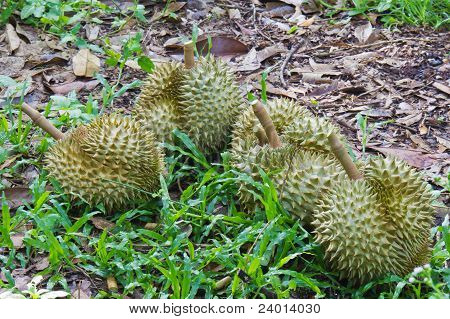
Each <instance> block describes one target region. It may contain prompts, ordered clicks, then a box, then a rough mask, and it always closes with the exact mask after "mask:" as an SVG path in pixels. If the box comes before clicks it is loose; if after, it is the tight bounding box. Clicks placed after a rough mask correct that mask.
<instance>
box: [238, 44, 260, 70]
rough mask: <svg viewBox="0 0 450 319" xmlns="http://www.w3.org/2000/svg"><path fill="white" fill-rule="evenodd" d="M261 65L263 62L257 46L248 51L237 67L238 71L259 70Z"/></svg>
mask: <svg viewBox="0 0 450 319" xmlns="http://www.w3.org/2000/svg"><path fill="white" fill-rule="evenodd" d="M260 67H261V62H260V61H259V59H258V52H257V51H256V49H255V48H253V49H251V50H250V52H248V53H247V55H246V56H245V58H244V60H243V61H242V62H241V63H239V66H238V67H237V71H240V72H245V71H254V70H258V69H259V68H260Z"/></svg>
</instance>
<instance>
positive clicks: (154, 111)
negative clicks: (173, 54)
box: [132, 62, 185, 142]
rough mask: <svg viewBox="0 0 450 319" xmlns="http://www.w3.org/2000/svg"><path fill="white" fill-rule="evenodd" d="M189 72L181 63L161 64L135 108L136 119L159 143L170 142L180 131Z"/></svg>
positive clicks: (146, 83) (143, 87)
mask: <svg viewBox="0 0 450 319" xmlns="http://www.w3.org/2000/svg"><path fill="white" fill-rule="evenodd" d="M184 72H185V70H184V68H183V66H182V65H181V64H180V63H178V62H167V63H162V64H159V65H157V67H156V68H155V70H154V71H153V73H151V74H150V75H149V76H148V78H147V79H146V81H145V82H144V85H143V86H142V91H141V94H140V95H139V98H138V100H137V102H136V105H135V107H134V109H133V112H132V114H133V117H134V118H136V119H138V120H140V121H141V123H142V125H143V126H145V127H146V128H147V129H150V130H151V131H153V133H154V134H155V137H156V139H157V140H158V141H161V142H163V141H170V140H171V137H172V134H171V133H172V131H173V130H174V129H175V128H178V127H179V125H178V121H179V118H180V109H179V106H178V97H179V95H180V86H181V82H182V80H183V74H184Z"/></svg>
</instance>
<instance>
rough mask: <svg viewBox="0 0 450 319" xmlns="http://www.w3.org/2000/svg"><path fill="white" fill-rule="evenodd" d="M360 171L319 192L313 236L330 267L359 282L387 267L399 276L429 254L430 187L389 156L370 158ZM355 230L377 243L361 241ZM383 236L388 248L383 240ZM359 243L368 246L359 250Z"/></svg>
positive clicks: (387, 269)
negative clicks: (321, 195)
mask: <svg viewBox="0 0 450 319" xmlns="http://www.w3.org/2000/svg"><path fill="white" fill-rule="evenodd" d="M363 171H364V173H365V180H364V181H348V180H347V181H342V180H341V179H339V180H338V181H336V183H335V184H333V188H332V189H331V191H330V193H329V194H328V195H326V196H325V197H324V199H323V202H322V203H321V205H319V206H318V208H317V210H316V212H315V214H314V217H315V221H314V222H313V225H315V226H316V230H315V234H316V240H317V241H318V242H319V243H320V244H322V245H323V246H324V247H325V249H326V254H325V256H326V259H327V260H328V261H329V263H330V267H331V268H332V269H334V270H337V271H339V272H340V274H341V276H342V277H345V278H348V279H350V280H352V281H355V282H365V281H368V280H370V279H373V278H375V277H378V276H382V275H386V274H387V273H388V272H392V273H395V274H397V275H400V276H403V275H405V274H407V273H408V272H410V271H412V270H413V269H414V267H417V266H420V265H423V264H425V263H427V262H428V261H429V258H430V244H431V242H430V230H431V227H432V225H433V208H432V205H431V198H432V195H431V192H430V188H429V186H428V185H427V183H425V182H424V181H423V180H422V178H421V176H420V174H418V173H417V172H416V171H415V170H413V169H412V168H410V167H409V166H408V165H407V164H406V163H404V162H402V161H400V160H398V159H395V158H392V157H388V158H372V159H370V160H369V161H368V163H366V165H364V167H363ZM374 223H376V224H377V225H378V226H377V227H374ZM340 225H346V226H345V227H342V226H340ZM350 226H352V227H353V228H352V227H350ZM360 234H363V235H364V236H367V237H371V236H372V237H373V238H374V239H375V240H377V241H379V242H380V243H382V245H380V248H377V247H376V244H375V243H376V242H374V244H373V245H372V244H370V242H368V239H365V240H364V241H363V242H361V241H360V240H359V239H358V238H360V236H361V235H360ZM344 237H345V238H348V240H347V241H343V238H344ZM386 240H387V241H388V242H389V243H390V245H391V247H389V249H387V248H386V247H385V245H384V244H383V243H385V242H386ZM355 245H357V246H355ZM360 245H362V246H361V247H360ZM370 245H372V246H370ZM365 246H367V247H370V250H368V249H365V250H362V247H365ZM336 247H339V248H336ZM355 247H356V248H355ZM374 249H375V250H374ZM355 251H356V252H357V253H355ZM373 252H375V253H376V255H374V254H373ZM362 253H364V256H363V254H362ZM334 255H336V257H334ZM352 255H354V257H353V258H350V257H349V256H352ZM380 258H381V260H382V262H381V263H380ZM361 260H364V262H362V261H361ZM359 264H361V265H362V266H361V265H359ZM355 265H356V266H355ZM370 265H372V266H370Z"/></svg>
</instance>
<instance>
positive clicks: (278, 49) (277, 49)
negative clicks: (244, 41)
mask: <svg viewBox="0 0 450 319" xmlns="http://www.w3.org/2000/svg"><path fill="white" fill-rule="evenodd" d="M282 52H286V47H285V46H284V45H282V44H276V45H272V46H270V47H267V48H264V49H262V50H261V51H258V52H257V54H256V56H257V59H258V61H259V62H263V61H264V60H266V59H268V58H270V57H272V56H274V55H277V54H278V53H282Z"/></svg>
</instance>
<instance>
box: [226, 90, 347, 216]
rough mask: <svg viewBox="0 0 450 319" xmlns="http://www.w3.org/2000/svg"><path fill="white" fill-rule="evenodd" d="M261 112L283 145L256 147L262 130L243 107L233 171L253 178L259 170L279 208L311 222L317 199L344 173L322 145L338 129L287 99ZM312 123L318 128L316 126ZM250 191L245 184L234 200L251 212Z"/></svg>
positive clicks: (235, 139) (253, 201) (254, 200)
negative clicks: (268, 180)
mask: <svg viewBox="0 0 450 319" xmlns="http://www.w3.org/2000/svg"><path fill="white" fill-rule="evenodd" d="M266 108H267V112H268V113H269V114H270V116H271V118H272V121H273V123H274V125H275V128H276V130H277V133H278V134H279V136H280V140H281V142H282V147H280V148H275V149H274V148H270V147H269V145H264V146H260V145H259V144H258V143H259V141H258V139H257V137H256V134H255V132H256V131H257V130H258V129H262V127H261V126H260V124H259V122H258V120H257V119H256V117H255V115H254V114H253V111H252V109H251V108H248V109H247V110H245V111H244V113H243V114H242V116H241V117H240V118H239V120H238V121H237V123H236V124H235V127H234V131H233V141H232V150H231V155H232V163H233V165H234V167H235V168H236V169H237V170H239V171H241V172H245V173H247V174H249V175H251V176H252V177H253V178H254V179H256V180H258V178H259V171H258V169H259V168H261V169H263V170H264V171H265V172H267V173H269V174H270V176H271V180H272V182H273V183H274V185H275V187H276V189H277V191H278V197H279V199H280V201H281V203H282V205H283V207H284V208H285V209H286V210H287V211H289V212H291V213H292V214H294V215H295V216H297V217H298V218H300V219H301V220H302V221H304V222H306V223H310V222H311V220H312V215H313V211H314V209H315V207H316V205H317V200H318V199H320V197H321V196H322V194H323V192H324V191H326V190H327V189H328V188H330V187H331V183H332V181H333V180H334V179H335V178H337V176H339V175H342V174H344V170H343V169H342V167H341V166H340V164H339V162H338V161H337V160H336V159H335V158H334V156H333V155H332V154H331V152H330V151H329V149H328V148H327V147H326V146H325V144H324V141H323V140H324V139H327V138H328V137H327V134H331V132H334V131H335V130H337V129H335V128H334V127H333V126H332V125H331V124H329V123H328V122H327V121H325V120H318V119H317V118H315V117H314V116H313V115H312V114H311V113H310V112H309V111H307V110H306V109H305V108H304V107H303V106H301V105H300V104H298V103H296V102H294V101H292V100H288V99H275V100H271V101H269V102H268V103H267V105H266ZM302 122H303V123H302ZM315 124H317V125H321V126H318V127H315V126H314V125H315ZM322 128H323V130H322ZM315 135H317V136H318V138H317V140H318V142H317V143H314V136H315ZM249 187H250V186H249V185H247V184H244V183H243V184H241V185H240V189H239V199H240V202H241V204H243V205H244V206H245V207H246V209H249V210H252V209H254V208H255V205H258V201H257V198H256V197H255V196H254V190H253V189H251V188H249Z"/></svg>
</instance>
